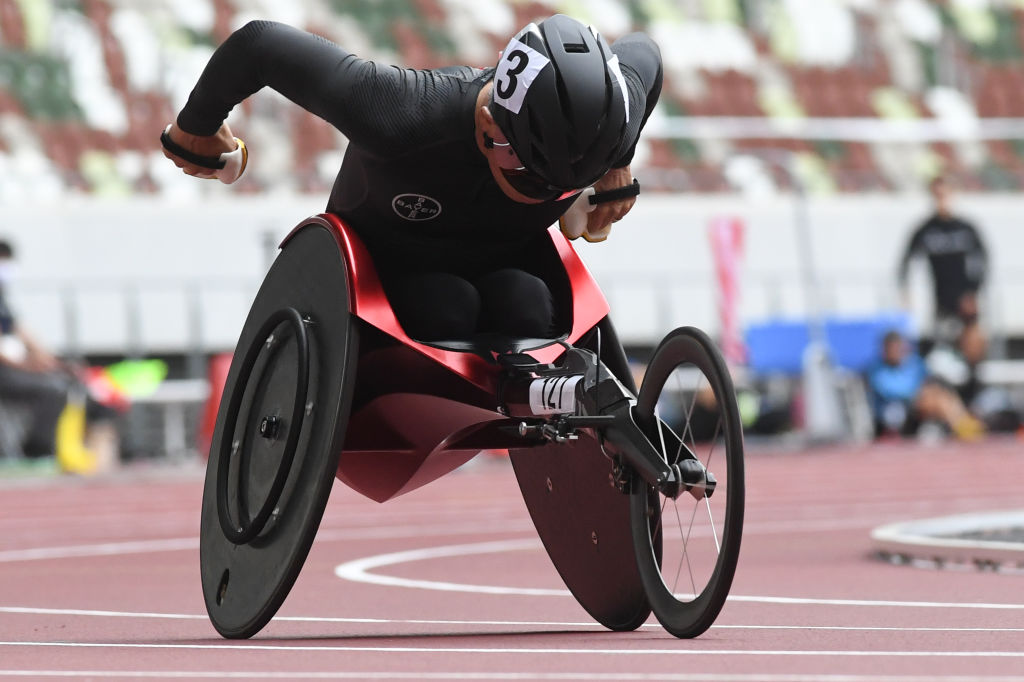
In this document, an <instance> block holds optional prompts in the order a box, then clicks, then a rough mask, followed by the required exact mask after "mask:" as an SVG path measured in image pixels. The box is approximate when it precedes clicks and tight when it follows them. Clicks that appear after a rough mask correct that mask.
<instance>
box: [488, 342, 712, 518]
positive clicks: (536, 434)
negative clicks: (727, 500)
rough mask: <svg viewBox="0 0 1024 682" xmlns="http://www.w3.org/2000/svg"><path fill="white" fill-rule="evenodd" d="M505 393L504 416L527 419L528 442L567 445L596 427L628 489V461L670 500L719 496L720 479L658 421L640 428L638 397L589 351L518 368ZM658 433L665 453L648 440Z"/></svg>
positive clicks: (618, 481)
mask: <svg viewBox="0 0 1024 682" xmlns="http://www.w3.org/2000/svg"><path fill="white" fill-rule="evenodd" d="M500 395H501V409H502V412H503V413H504V414H506V415H508V416H510V417H523V418H524V419H523V421H520V422H519V425H518V427H517V430H518V435H519V436H521V437H523V438H529V439H536V440H544V441H548V442H553V443H565V442H568V441H572V440H576V439H577V438H579V431H580V430H581V429H592V430H594V431H595V432H596V435H597V437H598V438H600V439H601V440H602V441H603V445H604V444H607V445H609V446H610V447H611V450H612V452H611V455H612V456H613V459H614V460H615V461H616V470H615V471H614V472H613V483H614V484H615V485H616V487H619V488H620V489H622V490H625V489H627V486H626V485H625V484H624V483H623V482H624V481H628V479H629V476H628V473H627V472H626V470H625V469H624V467H623V466H622V465H623V464H625V465H627V466H628V467H629V468H632V470H633V471H636V473H637V474H639V476H640V478H642V479H643V480H644V482H645V483H647V484H648V485H651V486H654V487H655V488H657V489H658V491H659V492H661V493H662V494H663V495H666V496H667V497H671V498H672V499H675V498H677V497H679V495H681V494H682V493H683V492H688V493H690V494H691V495H692V496H693V497H694V498H696V499H698V500H700V499H702V498H704V497H711V495H712V494H714V491H715V485H716V481H715V477H714V475H713V474H712V473H711V472H709V471H708V470H707V469H706V468H705V467H704V465H703V464H701V462H700V460H699V459H697V457H696V455H694V454H693V452H692V451H691V450H690V449H689V448H688V447H686V444H685V443H683V442H682V440H681V439H680V438H679V437H678V436H677V435H676V434H675V432H673V431H672V429H671V428H669V426H668V425H667V424H665V423H664V422H662V421H661V420H660V419H657V420H656V423H655V424H649V425H641V424H638V423H637V420H636V412H635V407H636V399H635V398H634V397H633V394H632V392H630V391H629V390H628V389H626V387H625V386H623V385H622V383H621V382H620V381H619V380H618V379H616V378H615V376H614V375H612V374H611V373H610V372H609V371H608V370H607V369H606V368H604V366H603V365H601V364H600V363H599V361H598V360H597V356H596V354H594V353H593V352H591V351H589V350H586V349H580V348H570V349H569V350H568V351H567V352H566V355H565V358H564V359H563V361H562V362H561V363H560V364H559V365H528V366H514V367H513V368H512V371H511V372H510V373H509V375H508V376H507V377H506V380H505V382H504V383H503V387H502V390H501V392H500ZM644 426H647V427H648V428H646V429H645V428H643V427H644ZM659 430H660V433H659ZM652 431H653V432H654V435H655V436H656V437H657V441H658V443H659V444H661V445H662V446H663V448H664V454H662V451H661V450H660V449H659V448H658V447H656V446H655V445H654V444H653V443H652V442H651V440H650V438H649V437H648V435H647V434H649V433H651V432H652ZM603 445H602V447H603ZM669 453H675V454H674V455H670V454H669Z"/></svg>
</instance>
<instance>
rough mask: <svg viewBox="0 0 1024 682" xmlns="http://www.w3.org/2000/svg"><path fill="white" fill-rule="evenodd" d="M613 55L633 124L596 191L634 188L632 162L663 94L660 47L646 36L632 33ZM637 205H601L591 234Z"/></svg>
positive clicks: (593, 216)
mask: <svg viewBox="0 0 1024 682" xmlns="http://www.w3.org/2000/svg"><path fill="white" fill-rule="evenodd" d="M612 52H613V53H614V54H615V55H616V56H617V57H618V58H619V67H620V70H621V71H622V78H623V80H625V81H626V91H627V92H628V93H629V123H628V124H627V125H626V134H625V135H624V136H623V140H622V149H623V152H622V154H621V155H620V156H619V158H618V159H617V160H616V162H615V163H614V164H612V168H611V170H609V171H608V172H607V173H606V174H605V175H604V177H603V178H601V179H600V180H598V181H597V182H596V183H594V190H595V191H597V192H605V191H608V190H613V189H617V188H619V187H624V186H626V185H630V184H632V182H633V174H632V172H631V171H630V162H631V161H632V160H633V154H634V152H635V151H636V144H637V142H638V141H639V139H640V131H641V130H642V129H643V127H644V124H646V123H647V119H648V117H650V115H651V112H652V111H653V110H654V106H655V105H656V104H657V103H658V97H659V96H660V95H661V84H662V77H663V76H662V65H661V52H660V51H659V50H658V46H657V45H656V44H655V43H654V41H653V40H651V39H650V38H649V37H648V36H646V35H645V34H643V33H631V34H629V35H627V36H624V37H622V38H619V39H618V40H616V41H615V42H614V43H613V44H612ZM635 203H636V197H629V198H627V199H621V200H619V201H610V202H608V203H603V204H598V205H597V207H596V208H595V209H594V210H593V212H591V213H590V214H589V215H588V218H587V231H588V232H590V233H593V234H598V233H599V232H601V230H602V229H603V228H604V227H605V226H607V225H609V224H611V223H613V222H616V221H618V220H622V218H623V216H625V215H626V214H627V213H629V211H630V210H631V209H632V208H633V205H634V204H635Z"/></svg>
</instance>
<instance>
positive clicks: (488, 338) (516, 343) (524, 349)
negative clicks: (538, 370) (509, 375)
mask: <svg viewBox="0 0 1024 682" xmlns="http://www.w3.org/2000/svg"><path fill="white" fill-rule="evenodd" d="M568 337H569V335H568V334H562V335H560V336H558V337H557V338H552V339H537V338H529V337H517V336H506V335H504V334H493V333H480V334H474V335H473V336H472V337H470V338H468V339H446V340H439V341H424V340H421V339H413V341H416V343H421V344H423V345H424V346H430V347H431V348H437V349H440V350H447V351H452V352H455V353H472V354H474V355H478V356H479V357H481V358H483V359H484V360H487V361H488V362H496V361H497V358H498V357H499V356H503V355H520V354H523V353H529V352H531V351H535V350H540V349H541V348H547V347H549V346H554V345H564V344H565V343H566V339H567V338H568Z"/></svg>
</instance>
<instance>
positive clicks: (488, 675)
mask: <svg viewBox="0 0 1024 682" xmlns="http://www.w3.org/2000/svg"><path fill="white" fill-rule="evenodd" d="M0 677H29V678H42V677H56V678H66V677H85V678H92V679H111V678H119V677H127V678H167V679H214V680H552V681H556V682H557V681H558V680H566V681H570V680H591V681H593V682H603V681H605V680H607V681H609V682H614V681H616V680H620V681H621V682H978V681H979V678H978V677H977V676H976V675H972V676H970V677H966V676H963V675H941V676H936V675H927V676H924V675H800V674H786V673H783V674H760V673H751V674H716V673H593V672H580V673H574V672H563V673H502V672H416V673H403V672H342V671H336V672H298V671H296V672H226V671H210V672H207V671H192V672H186V671H155V670H146V671H136V672H132V671H127V670H0ZM982 679H984V680H985V682H1024V677H1020V676H1008V675H997V676H985V677H984V678H982Z"/></svg>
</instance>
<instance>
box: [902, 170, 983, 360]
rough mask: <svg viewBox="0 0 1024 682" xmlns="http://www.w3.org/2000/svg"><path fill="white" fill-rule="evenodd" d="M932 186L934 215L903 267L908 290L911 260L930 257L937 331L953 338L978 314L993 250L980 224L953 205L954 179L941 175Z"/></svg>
mask: <svg viewBox="0 0 1024 682" xmlns="http://www.w3.org/2000/svg"><path fill="white" fill-rule="evenodd" d="M929 189H930V190H931V195H932V198H933V199H934V202H935V213H934V214H933V215H932V216H931V217H929V218H928V220H926V221H925V222H924V223H923V224H922V225H921V226H920V227H918V228H917V230H916V231H915V232H914V234H913V236H911V238H910V242H909V243H908V244H907V248H906V250H905V251H904V254H903V258H902V260H901V261H900V266H899V283H900V286H901V287H903V288H904V289H905V288H906V282H907V270H908V266H909V264H910V261H911V259H913V258H914V257H916V256H925V257H926V258H927V259H928V264H929V266H930V269H931V275H932V285H933V292H934V296H935V323H936V324H935V329H936V337H937V339H938V340H940V341H953V340H955V339H956V337H957V334H958V333H959V330H960V329H961V328H962V327H963V325H965V324H970V323H972V322H974V321H976V320H977V318H978V291H979V290H980V289H981V286H982V284H984V281H985V275H986V272H987V270H988V251H987V250H986V248H985V243H984V242H983V241H982V238H981V234H980V233H979V232H978V230H977V228H975V227H974V225H972V224H971V223H969V222H967V221H966V220H964V219H963V218H960V217H958V216H956V215H954V214H953V212H952V209H951V194H952V190H951V188H950V186H949V181H948V180H947V179H946V178H945V177H943V176H939V177H937V178H935V179H934V180H932V182H931V184H930V186H929Z"/></svg>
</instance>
